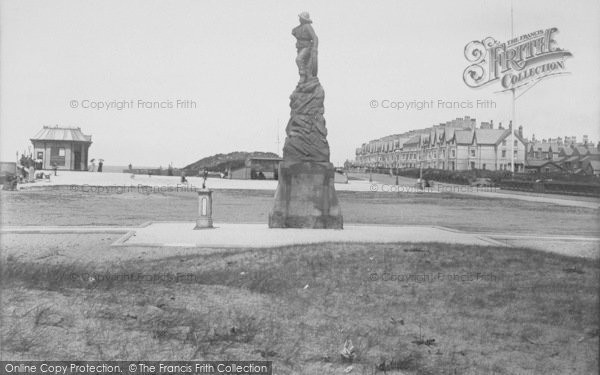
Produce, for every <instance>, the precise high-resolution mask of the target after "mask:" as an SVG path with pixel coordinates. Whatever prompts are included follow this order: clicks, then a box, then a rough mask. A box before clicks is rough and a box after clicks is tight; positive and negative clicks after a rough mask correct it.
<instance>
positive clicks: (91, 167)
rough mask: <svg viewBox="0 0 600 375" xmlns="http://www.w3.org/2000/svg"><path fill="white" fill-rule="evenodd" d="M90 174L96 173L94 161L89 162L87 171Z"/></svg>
mask: <svg viewBox="0 0 600 375" xmlns="http://www.w3.org/2000/svg"><path fill="white" fill-rule="evenodd" d="M88 171H90V172H95V171H96V159H92V160H90V168H89V169H88Z"/></svg>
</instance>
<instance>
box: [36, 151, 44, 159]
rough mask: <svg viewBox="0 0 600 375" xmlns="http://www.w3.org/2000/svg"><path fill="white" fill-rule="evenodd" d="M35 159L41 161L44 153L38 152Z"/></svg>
mask: <svg viewBox="0 0 600 375" xmlns="http://www.w3.org/2000/svg"><path fill="white" fill-rule="evenodd" d="M37 158H38V159H40V160H42V159H43V158H44V151H38V153H37Z"/></svg>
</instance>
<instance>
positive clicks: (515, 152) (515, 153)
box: [513, 150, 517, 158]
mask: <svg viewBox="0 0 600 375" xmlns="http://www.w3.org/2000/svg"><path fill="white" fill-rule="evenodd" d="M513 155H515V158H516V157H517V150H515V151H514V152H513Z"/></svg>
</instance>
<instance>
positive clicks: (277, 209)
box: [269, 161, 344, 229]
mask: <svg viewBox="0 0 600 375" xmlns="http://www.w3.org/2000/svg"><path fill="white" fill-rule="evenodd" d="M334 173H335V169H334V167H333V164H331V163H329V162H302V161H283V162H281V164H280V165H279V183H278V185H277V191H276V192H275V203H274V205H273V209H272V210H271V212H270V214H269V228H313V229H343V227H344V223H343V218H342V211H341V209H340V204H339V202H338V199H337V196H336V193H335V186H334V180H335V175H334Z"/></svg>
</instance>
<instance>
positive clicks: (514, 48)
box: [463, 27, 572, 91]
mask: <svg viewBox="0 0 600 375" xmlns="http://www.w3.org/2000/svg"><path fill="white" fill-rule="evenodd" d="M557 33H558V29H557V28H556V27H552V28H549V29H546V30H537V31H534V32H531V33H528V34H523V35H521V36H519V37H516V38H512V39H511V40H509V41H507V42H505V43H501V42H499V41H497V40H495V39H494V38H492V37H488V38H485V39H483V40H481V41H478V40H475V41H472V42H470V43H469V44H467V45H466V46H465V57H466V59H467V60H468V61H469V62H470V63H471V65H469V66H468V67H467V68H466V69H465V71H464V73H463V80H464V82H465V84H467V86H469V87H473V88H475V87H482V86H485V85H489V84H492V83H494V82H496V81H498V82H499V83H500V85H501V87H502V90H501V91H505V90H514V89H517V88H520V87H523V86H526V85H529V84H533V83H535V82H537V81H539V80H541V79H544V78H548V77H550V76H555V75H559V74H567V73H568V72H567V71H566V68H565V59H566V58H568V57H571V56H572V54H571V52H569V51H567V50H564V49H561V48H559V47H558V43H557V42H556V40H555V39H554V37H555V34H557Z"/></svg>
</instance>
